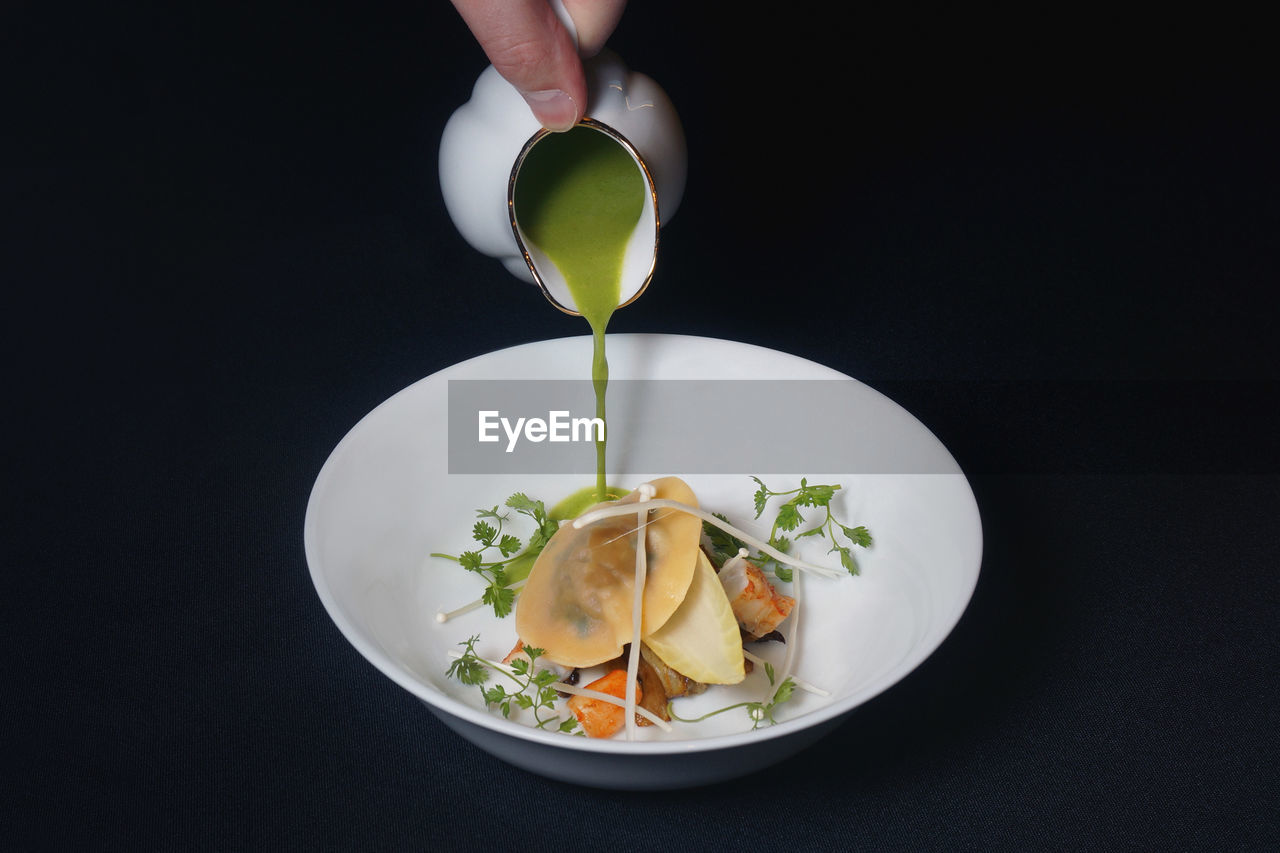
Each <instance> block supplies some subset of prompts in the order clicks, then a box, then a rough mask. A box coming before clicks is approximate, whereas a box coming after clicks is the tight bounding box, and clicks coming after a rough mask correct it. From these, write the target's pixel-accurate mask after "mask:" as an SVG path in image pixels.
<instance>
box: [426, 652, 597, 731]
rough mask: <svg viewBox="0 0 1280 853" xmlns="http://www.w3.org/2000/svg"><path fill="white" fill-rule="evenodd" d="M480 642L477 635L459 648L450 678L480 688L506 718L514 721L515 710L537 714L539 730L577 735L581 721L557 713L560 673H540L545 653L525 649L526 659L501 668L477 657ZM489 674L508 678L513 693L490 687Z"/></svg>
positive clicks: (542, 671)
mask: <svg viewBox="0 0 1280 853" xmlns="http://www.w3.org/2000/svg"><path fill="white" fill-rule="evenodd" d="M479 639H480V638H479V637H478V636H475V635H473V636H472V637H470V638H469V639H468V640H466V642H463V643H459V644H458V645H460V646H463V647H464V651H463V652H462V653H461V654H459V655H458V656H457V657H456V658H455V659H454V661H453V663H451V664H450V665H449V669H448V670H447V672H446V675H447V676H448V677H449V678H456V679H458V680H459V681H461V682H462V683H463V684H467V685H473V686H478V687H479V688H480V694H481V695H482V696H483V697H484V702H485V704H486V705H488V706H489V707H491V708H492V707H497V708H498V709H499V710H500V711H502V716H503V717H510V716H511V711H512V708H520V709H523V710H526V711H532V712H533V720H534V723H535V725H537V727H538V728H540V729H542V728H546V727H547V726H548V725H550V724H552V723H555V727H556V729H557V730H558V731H561V732H564V733H566V734H577V733H578V732H577V731H576V730H577V728H578V721H577V719H576V718H574V717H572V716H570V717H568V718H566V719H563V720H562V719H561V718H560V716H559V715H558V714H557V713H556V701H557V700H558V699H559V698H560V694H559V693H557V692H556V689H555V687H554V686H553V685H555V684H556V681H557V676H556V673H554V672H552V671H551V670H548V669H538V667H537V665H536V664H537V660H538V658H540V657H542V654H543V650H542V649H539V648H535V647H533V646H523V647H522V649H523V651H524V655H523V656H520V655H518V656H516V657H514V658H512V660H511V663H509V664H499V663H495V662H494V661H491V660H486V659H485V658H482V657H480V656H479V655H477V654H476V641H477V640H479ZM489 670H493V671H495V672H499V673H501V674H502V675H505V676H506V677H507V678H508V679H510V680H511V681H512V682H513V683H514V684H515V689H514V690H510V689H507V688H506V687H505V686H503V685H501V684H494V685H491V686H488V687H486V686H485V683H486V682H487V681H488V680H489Z"/></svg>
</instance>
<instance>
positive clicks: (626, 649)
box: [435, 477, 871, 739]
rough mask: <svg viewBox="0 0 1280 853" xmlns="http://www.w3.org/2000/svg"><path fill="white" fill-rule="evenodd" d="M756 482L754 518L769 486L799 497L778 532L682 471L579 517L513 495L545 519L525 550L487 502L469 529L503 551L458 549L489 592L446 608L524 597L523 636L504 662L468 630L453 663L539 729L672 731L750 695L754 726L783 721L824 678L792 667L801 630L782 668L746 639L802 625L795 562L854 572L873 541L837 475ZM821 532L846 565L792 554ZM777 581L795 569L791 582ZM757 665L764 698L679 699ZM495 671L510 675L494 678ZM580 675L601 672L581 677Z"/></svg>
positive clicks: (496, 604) (454, 671) (514, 501)
mask: <svg viewBox="0 0 1280 853" xmlns="http://www.w3.org/2000/svg"><path fill="white" fill-rule="evenodd" d="M756 482H757V484H758V485H759V488H758V490H757V492H756V494H755V506H756V511H757V512H756V517H757V518H759V517H760V515H761V514H762V513H763V511H764V509H765V507H766V505H767V503H768V502H769V501H770V500H771V499H772V498H774V497H778V496H782V497H785V498H788V500H786V501H784V502H783V503H782V505H781V507H780V508H779V509H778V511H777V517H776V519H775V521H774V523H773V527H772V529H771V531H770V536H769V539H768V540H767V541H764V540H760V539H757V538H755V537H753V536H751V535H749V534H747V533H746V532H744V531H742V530H741V529H739V528H737V527H736V526H734V525H732V524H731V523H729V522H728V520H727V519H726V518H725V517H724V516H722V515H718V514H714V513H709V512H707V511H706V510H704V509H702V508H701V507H700V506H699V505H698V502H697V498H696V496H695V495H694V493H693V490H692V489H691V488H690V487H689V485H688V484H687V483H686V482H685V481H683V480H681V479H680V478H678V477H663V478H659V479H656V480H653V481H651V482H648V483H643V484H641V485H640V486H638V487H637V488H636V489H634V490H632V491H631V492H629V493H626V494H622V495H619V496H617V497H614V498H612V499H610V500H606V501H600V502H597V503H595V504H593V505H591V506H588V507H586V508H585V509H583V508H582V507H581V506H580V505H581V503H582V501H581V500H580V499H579V500H577V501H574V502H572V503H573V504H574V506H573V510H574V511H573V512H572V518H569V517H568V515H569V513H566V512H565V511H563V510H561V511H557V510H552V512H551V513H547V512H546V510H545V508H543V507H542V504H541V502H538V501H532V500H530V499H529V498H528V497H526V496H525V495H523V494H518V495H514V496H512V498H511V499H509V500H508V502H507V506H508V508H511V509H514V510H516V512H517V513H519V514H523V515H525V516H527V517H529V518H530V519H532V520H533V521H534V522H535V523H536V524H537V525H538V526H537V529H536V530H535V532H534V534H533V536H532V537H531V539H530V543H529V546H528V547H526V548H524V549H521V546H520V542H519V540H518V539H516V537H514V536H513V535H511V534H510V533H505V534H504V533H502V531H503V530H504V527H503V524H504V523H505V522H507V521H509V520H510V519H509V515H507V514H503V513H501V512H499V511H498V509H497V508H496V507H494V508H493V509H491V510H478V511H477V514H478V515H479V516H481V521H479V522H477V524H476V526H475V528H474V529H473V539H475V541H476V542H478V543H479V544H480V545H481V546H482V549H481V550H482V551H483V550H484V549H488V548H492V547H497V548H498V550H499V552H500V554H501V558H500V559H497V560H490V561H489V562H487V563H486V562H485V561H484V559H483V558H482V557H481V556H479V553H478V552H474V551H473V552H464V554H463V555H461V556H459V557H450V559H454V560H456V561H457V562H458V563H459V564H460V565H462V566H463V567H464V568H467V569H468V570H470V571H473V572H477V573H479V574H482V575H483V576H485V577H486V579H488V581H489V587H488V588H487V589H486V591H485V595H484V596H483V597H482V598H481V599H480V600H479V601H478V602H475V603H473V604H472V605H468V606H466V607H463V608H459V609H458V610H455V611H452V612H450V613H442V614H441V615H440V616H439V617H438V618H440V619H442V621H443V620H447V619H448V618H451V617H452V616H453V615H456V614H458V613H460V612H465V611H467V610H470V609H474V608H475V607H476V606H484V605H491V606H492V607H493V610H494V614H495V616H498V617H500V618H501V617H505V616H506V615H507V614H508V613H510V612H511V611H512V609H513V607H514V613H515V620H514V621H515V629H516V633H517V635H518V637H519V640H518V641H517V643H516V645H515V647H514V648H513V649H512V650H511V652H510V653H509V654H508V655H507V656H506V657H505V658H504V659H503V660H502V661H492V660H488V659H486V658H483V657H481V656H480V655H478V654H477V653H476V650H475V645H476V642H477V640H478V637H476V636H473V637H471V638H470V639H468V640H466V641H465V642H462V643H460V645H462V646H463V647H464V649H465V651H463V652H459V653H455V655H454V660H453V661H452V663H451V665H450V666H449V669H448V674H449V675H450V676H451V677H454V678H457V679H458V680H460V681H462V682H463V683H465V684H474V685H477V686H479V687H480V689H481V693H482V696H483V698H484V701H485V704H486V705H488V706H489V707H493V708H496V709H498V710H500V711H501V713H502V714H503V715H504V716H506V717H510V716H512V714H513V713H516V714H519V713H521V712H523V713H524V715H525V716H526V717H531V718H532V724H533V725H535V726H537V727H539V728H547V727H552V726H553V727H554V728H556V729H557V730H559V731H562V732H566V733H574V734H585V735H586V736H588V737H596V738H605V737H614V736H616V735H618V734H619V733H620V732H624V731H625V732H626V736H627V738H628V739H631V738H633V737H634V736H635V733H636V731H637V729H638V728H640V727H644V726H659V727H661V728H663V729H666V730H670V728H671V725H672V723H673V721H674V722H679V723H692V722H696V721H697V720H699V719H705V718H706V717H708V716H711V715H712V714H718V713H721V712H723V711H726V710H730V709H731V708H745V709H746V712H747V720H748V722H750V724H751V727H752V728H755V727H758V726H760V725H762V724H771V723H773V722H775V718H774V711H775V709H776V707H777V706H778V705H781V704H782V703H784V702H786V701H787V700H788V699H789V698H790V697H791V695H792V691H793V690H794V689H795V688H797V687H800V688H801V689H807V690H810V691H811V692H818V693H821V692H822V690H821V688H820V687H816V686H813V685H809V684H808V683H806V682H804V681H802V680H800V679H799V678H798V677H797V676H796V675H795V674H794V671H793V670H794V667H795V660H794V654H793V651H792V650H793V648H794V646H793V645H792V646H791V647H789V648H788V651H787V656H786V663H785V664H784V665H783V666H782V670H781V672H778V671H776V670H775V668H774V667H773V665H772V664H770V663H768V662H767V661H765V660H764V659H762V658H761V657H759V656H758V655H756V654H755V653H753V652H752V651H751V650H750V649H749V648H748V647H749V646H751V645H753V644H756V643H763V642H781V643H787V639H788V636H791V637H794V631H795V623H796V619H797V618H798V615H799V586H798V584H796V583H794V580H795V579H794V574H793V572H794V570H797V569H798V570H801V571H804V572H807V573H812V574H816V575H818V576H821V577H825V578H828V579H834V578H839V577H841V576H843V575H845V574H857V564H856V561H855V560H854V559H853V557H852V549H853V547H854V546H857V547H868V546H870V544H871V537H870V534H869V533H868V532H867V531H866V529H865V528H863V527H848V526H846V525H844V524H842V523H840V522H839V521H837V520H836V518H835V516H833V514H832V510H831V506H830V504H831V500H832V498H833V497H834V496H835V494H836V493H837V492H838V491H839V490H840V486H826V485H812V486H811V485H809V484H808V483H807V481H806V480H801V481H800V483H801V484H800V487H799V488H796V489H791V490H789V491H783V492H774V491H772V490H770V489H768V487H766V486H765V485H764V483H763V482H761V481H760V480H758V479H756ZM810 508H812V509H816V510H820V511H822V512H824V513H825V518H824V519H823V520H822V521H821V522H820V523H819V524H817V525H815V526H810V527H808V528H806V529H801V528H802V527H803V526H804V525H805V523H806V522H805V519H804V517H803V515H802V514H801V510H802V509H803V510H804V511H808V510H809V509H810ZM819 536H825V537H827V539H828V540H829V541H830V543H831V545H832V547H831V551H830V552H829V553H831V552H838V553H840V555H841V556H840V559H841V563H842V565H843V571H837V570H835V569H833V568H831V567H827V566H821V565H817V564H814V563H809V562H807V561H804V560H800V559H797V558H796V557H794V556H791V555H790V554H788V553H787V552H788V551H789V549H790V547H791V544H792V539H793V538H795V539H798V538H807V537H819ZM841 536H843V540H842V539H841V538H840V537H841ZM845 540H847V541H845ZM495 543H498V544H495ZM641 543H643V545H641ZM535 549H536V553H531V552H533V551H535ZM753 549H754V554H753V553H752V551H753ZM435 556H448V555H441V554H437V555H435ZM513 567H514V568H513ZM771 577H772V579H771ZM775 582H779V583H786V582H792V588H791V594H786V593H783V592H780V591H779V589H778V588H777V586H775ZM757 665H759V666H761V667H762V668H763V670H764V672H765V675H766V678H767V680H768V683H769V686H768V689H767V695H765V696H762V697H761V698H760V699H759V700H758V701H748V702H738V703H734V704H731V705H729V706H726V707H724V708H720V709H717V710H716V711H713V712H711V714H703V715H702V716H701V717H698V718H695V719H686V718H682V717H679V716H678V715H676V714H675V713H674V710H673V703H674V701H675V700H677V699H678V698H680V697H683V696H693V695H699V694H702V693H704V692H705V691H707V690H708V689H709V688H710V687H712V686H713V685H733V684H738V683H740V682H742V681H743V680H744V678H746V676H747V674H748V673H750V672H752V671H753V670H754V669H755V668H756V666H757ZM495 673H496V674H497V675H498V676H501V678H495V679H494V680H495V682H499V683H494V684H490V683H489V681H490V678H491V676H493V675H494V674H495ZM584 674H585V675H584ZM584 678H590V679H591V680H590V681H589V682H588V683H587V684H586V685H585V686H579V682H580V681H582V680H583V679H584ZM564 697H567V701H564V702H562V701H561V699H562V698H564Z"/></svg>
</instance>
